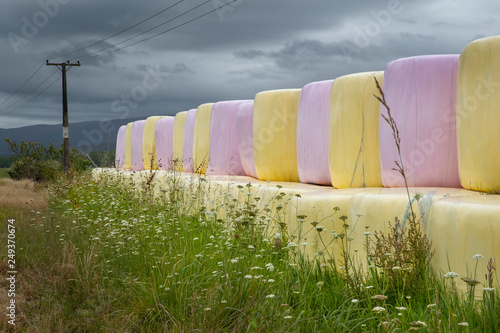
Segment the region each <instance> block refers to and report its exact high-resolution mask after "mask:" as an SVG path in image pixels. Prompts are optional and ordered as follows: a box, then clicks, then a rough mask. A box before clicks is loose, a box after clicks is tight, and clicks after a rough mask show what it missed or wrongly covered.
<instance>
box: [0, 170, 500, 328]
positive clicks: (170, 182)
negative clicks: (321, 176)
mask: <svg viewBox="0 0 500 333" xmlns="http://www.w3.org/2000/svg"><path fill="white" fill-rule="evenodd" d="M131 186H132V185H131V184H130V183H129V182H128V181H127V180H124V179H113V178H112V177H103V178H102V179H100V180H99V181H91V180H90V179H89V178H88V175H87V176H86V177H85V178H81V179H79V178H75V179H72V180H69V181H67V182H62V181H61V182H59V183H57V184H55V185H54V186H52V188H51V193H52V197H51V202H50V206H49V208H48V209H47V210H46V211H44V212H41V213H37V212H31V215H26V216H24V217H23V218H22V220H20V221H18V222H17V223H18V224H19V227H18V230H19V232H18V234H17V237H18V238H17V244H18V247H19V250H18V254H17V255H18V258H19V268H18V270H19V271H21V272H24V273H23V280H22V281H21V282H20V283H23V286H25V288H26V289H27V290H28V292H29V295H25V294H23V295H24V296H22V298H23V302H22V311H21V312H20V314H19V316H18V320H19V321H18V329H21V330H25V331H50V332H104V331H111V332H164V331H168V332H377V331H380V332H384V331H394V330H399V331H408V330H410V329H415V330H417V329H418V330H421V331H424V332H425V331H441V332H451V331H453V332H461V331H464V332H467V331H478V332H483V331H486V332H498V328H496V326H495V325H496V324H495V321H494V320H495V319H494V318H496V317H498V316H500V307H499V305H498V304H500V303H499V300H498V294H497V293H494V292H486V293H485V295H486V298H485V299H484V300H483V298H472V301H469V299H468V298H467V295H460V294H459V293H458V292H457V291H456V289H455V288H454V287H453V283H457V282H458V281H454V280H453V279H452V280H444V279H443V278H442V277H439V278H434V277H433V275H432V274H430V275H429V276H427V277H426V279H424V280H421V281H419V283H421V285H419V286H414V287H417V288H415V290H418V292H416V293H411V294H409V293H407V292H406V291H405V290H396V292H395V293H389V292H388V290H389V289H390V288H389V285H388V284H389V283H388V282H390V281H388V280H387V279H388V278H386V277H384V275H380V274H378V273H377V271H376V270H372V271H371V272H369V273H365V274H357V275H355V276H351V277H350V278H347V277H346V275H345V270H342V269H339V270H334V269H333V268H332V267H333V265H334V264H336V265H337V266H339V265H340V264H341V263H340V262H337V263H334V262H332V260H331V258H328V257H326V256H325V255H324V254H323V255H322V254H319V255H317V256H314V259H311V260H306V259H305V252H306V251H307V247H308V246H310V245H305V244H304V245H303V244H302V243H300V242H299V241H297V244H295V243H294V242H292V241H291V239H292V238H291V235H289V234H288V230H287V229H286V225H284V224H283V223H281V224H280V223H279V222H280V214H279V213H280V212H279V211H280V209H278V210H276V209H270V208H264V209H259V208H258V207H259V206H258V205H257V204H256V201H255V198H254V197H253V196H252V195H251V192H250V189H249V188H245V187H242V188H241V189H240V190H239V193H238V197H237V198H233V197H232V196H231V195H230V194H229V193H228V194H227V196H226V199H225V201H224V202H223V203H221V209H224V210H225V214H224V216H223V219H221V218H220V217H221V216H222V215H221V213H220V211H216V210H208V209H207V208H206V207H204V206H203V205H204V201H203V200H201V199H200V200H199V199H198V198H202V197H203V195H202V193H198V192H197V190H196V188H199V187H197V185H196V184H194V186H193V187H192V188H191V189H187V188H185V187H180V185H179V184H178V183H177V182H176V180H175V178H172V177H170V178H168V179H167V180H166V181H165V183H163V186H164V191H163V192H160V193H162V195H161V196H155V195H153V193H152V191H148V190H147V189H144V190H131ZM247 193H248V194H247ZM169 198H170V199H169ZM233 199H234V200H233ZM274 201H275V202H274V203H271V206H273V207H279V206H280V204H282V205H286V204H287V202H286V198H285V196H284V195H280V194H279V193H277V195H276V196H275V199H274ZM304 227H305V226H304ZM309 228H314V226H309ZM4 229H6V228H3V229H2V235H1V237H2V239H5V237H6V233H5V231H4ZM312 232H317V231H316V230H314V229H313V231H312ZM480 264H482V263H480ZM354 279H356V280H354ZM353 282H354V283H357V285H355V286H354V288H353V285H352V284H353ZM25 292H26V291H25ZM376 295H382V296H384V295H387V296H388V298H387V299H381V298H383V297H380V296H377V297H375V299H374V298H373V297H374V296H376ZM20 297H21V296H20ZM377 298H380V299H377ZM471 302H472V303H473V304H471ZM377 310H380V311H377ZM464 322H466V323H467V324H468V326H467V327H465V326H461V325H459V323H464Z"/></svg>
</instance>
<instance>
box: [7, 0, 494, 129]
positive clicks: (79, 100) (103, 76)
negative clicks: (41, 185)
mask: <svg viewBox="0 0 500 333" xmlns="http://www.w3.org/2000/svg"><path fill="white" fill-rule="evenodd" d="M230 1H232V0H211V1H208V2H206V3H205V4H204V5H202V6H200V7H198V8H197V9H195V10H192V11H191V12H189V13H187V14H185V15H183V16H180V17H178V18H177V19H174V20H172V19H173V18H174V17H175V16H178V15H181V14H183V13H185V12H186V11H188V10H190V9H192V8H193V7H195V6H197V5H199V4H202V3H204V2H205V0H183V1H180V0H148V1H137V0H106V1H101V0H85V1H83V0H39V1H27V0H26V1H18V0H3V1H2V2H1V4H0V13H1V14H0V31H1V36H0V59H1V60H0V103H3V104H0V128H12V127H21V126H27V125H34V124H59V123H62V119H61V118H62V115H61V114H62V106H61V105H62V102H61V100H62V97H61V96H62V95H61V81H60V80H59V81H57V82H56V83H55V84H53V85H52V86H51V87H50V88H48V89H47V90H46V91H44V92H43V93H41V94H40V95H39V96H38V97H37V98H35V99H33V100H32V101H31V102H29V103H27V104H25V103H26V102H27V101H28V100H30V99H32V98H33V97H34V96H36V95H37V94H39V93H40V92H41V91H42V90H43V89H45V88H46V87H47V86H48V85H49V84H50V83H52V82H53V81H54V80H55V79H57V78H58V77H59V78H60V77H61V74H60V72H59V71H58V72H57V73H56V74H54V75H53V76H52V77H51V78H50V79H48V80H47V81H46V82H45V83H44V84H42V85H41V86H40V87H39V88H38V89H36V90H34V92H33V93H31V94H28V95H26V96H25V94H26V93H28V92H30V91H31V90H33V88H35V87H36V86H37V85H39V84H40V83H42V82H43V81H44V80H46V79H47V78H48V77H49V76H50V75H51V74H52V73H53V72H55V71H57V69H56V68H55V67H53V66H45V65H44V66H42V67H41V68H40V69H39V71H38V72H37V73H36V74H35V75H34V76H33V78H32V79H31V80H30V81H29V82H28V83H27V84H26V85H25V86H24V87H23V88H22V89H21V90H19V91H18V92H17V93H16V94H14V95H13V96H11V95H12V94H13V93H14V92H15V91H16V89H18V88H19V87H20V86H21V85H22V84H23V83H24V82H25V81H26V80H27V79H28V78H29V77H30V75H32V74H33V73H34V72H35V71H36V70H37V68H39V67H40V66H41V65H42V64H43V63H44V62H45V60H46V59H50V61H51V62H62V61H66V60H71V62H76V61H78V60H81V67H73V68H71V69H70V70H69V71H68V73H67V79H68V100H69V120H70V124H71V123H72V122H81V121H90V120H104V119H115V118H129V117H143V118H146V117H148V116H150V115H174V114H175V113H177V112H179V111H184V110H188V109H192V108H196V107H197V106H198V105H200V104H202V103H209V102H217V101H223V100H232V99H253V98H254V96H255V94H256V93H257V92H259V91H264V90H270V89H281V88H301V87H303V86H304V85H305V84H307V83H309V82H313V81H320V80H326V79H334V78H336V77H338V76H341V75H345V74H350V73H356V72H364V71H374V70H383V69H384V68H385V66H386V64H387V63H388V62H390V61H392V60H395V59H398V58H403V57H409V56H415V55H425V54H449V53H460V52H461V50H462V49H463V48H464V47H465V46H466V45H467V44H468V43H469V42H471V41H472V40H474V39H477V38H481V37H487V36H493V35H496V34H500V2H499V1H492V0H476V1H465V0H460V1H457V0H453V1H451V0H428V1H408V0H401V1H397V0H395V1H385V0H384V1H373V0H370V1H368V0H362V1H361V0H360V1H328V0H307V1H306V0H300V1H299V0H237V1H235V2H233V3H231V4H229V5H227V6H226V7H223V8H221V9H219V10H216V11H214V12H213V13H211V14H208V15H206V16H204V17H202V18H200V19H198V20H195V21H193V22H191V23H186V24H185V25H183V26H181V27H179V28H176V29H174V30H170V31H169V32H166V33H165V34H162V35H160V36H158V37H155V38H151V39H149V40H147V41H144V42H142V43H138V44H136V45H133V46H130V47H127V48H124V49H122V50H118V51H115V52H111V53H108V54H106V55H101V54H103V53H104V52H109V51H113V50H116V48H117V47H123V46H127V45H129V44H131V43H134V42H138V41H140V40H143V39H145V38H148V37H150V36H152V35H154V34H158V33H160V32H162V31H166V30H169V29H172V28H174V27H175V26H177V25H180V24H183V23H185V22H187V21H189V20H191V19H194V18H195V17H197V16H200V15H202V14H205V13H207V12H209V11H211V10H214V9H216V8H219V7H220V6H222V5H224V4H227V3H229V2H230ZM177 2H179V3H178V4H177V5H175V6H173V7H172V8H171V9H168V10H166V11H164V12H163V13H161V14H159V15H157V16H155V17H154V18H153V19H151V20H148V21H146V22H144V23H143V24H140V25H137V26H136V27H133V28H132V29H130V30H128V31H126V32H124V33H122V34H119V35H117V36H115V37H113V38H110V39H108V40H105V41H104V42H102V43H99V44H96V45H94V46H91V47H89V48H85V49H83V50H81V51H78V52H76V53H72V54H69V55H65V56H63V57H59V56H61V55H63V54H65V53H68V52H71V51H74V50H77V49H79V48H82V47H85V46H88V45H90V44H93V43H95V42H98V41H100V40H103V39H105V38H107V37H109V36H111V35H113V34H115V33H118V32H120V31H121V30H123V29H126V28H128V27H130V26H132V25H134V24H136V23H138V22H140V21H142V20H144V19H146V18H148V17H149V16H151V15H154V14H155V13H158V12H160V11H161V10H163V9H165V8H167V7H169V6H172V5H174V4H175V3H177ZM169 20H171V21H170V22H168V23H166V24H164V25H162V26H160V27H159V28H157V29H154V30H151V31H150V32H147V33H145V34H143V35H141V36H138V37H136V38H133V39H130V40H129V41H127V42H124V43H121V44H118V43H120V42H121V41H123V40H125V39H128V38H131V37H133V36H135V35H137V34H140V33H143V32H145V31H146V30H149V29H151V28H153V27H154V26H156V25H159V24H161V23H164V22H167V21H169ZM116 44H118V45H117V46H115V47H113V45H116ZM106 47H108V48H107V49H105V50H104V51H100V52H98V51H99V50H101V49H104V48H106ZM99 55H101V56H99ZM91 56H97V57H94V58H89V59H85V58H88V57H91ZM9 96H11V97H10V99H8V100H7V101H5V99H6V98H9ZM23 96H25V97H24V99H22V100H20V101H19V102H17V101H18V100H19V99H20V98H21V97H23ZM16 102H17V103H16ZM14 103H16V104H14ZM12 104H13V105H12ZM23 104H25V105H23Z"/></svg>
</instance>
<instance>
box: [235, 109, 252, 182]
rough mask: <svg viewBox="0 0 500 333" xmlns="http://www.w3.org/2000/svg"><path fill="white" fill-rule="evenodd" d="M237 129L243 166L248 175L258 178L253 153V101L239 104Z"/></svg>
mask: <svg viewBox="0 0 500 333" xmlns="http://www.w3.org/2000/svg"><path fill="white" fill-rule="evenodd" d="M236 129H237V134H238V150H239V154H240V158H241V166H242V167H243V170H244V171H245V174H246V175H247V176H250V177H254V178H257V171H255V159H254V155H253V101H252V102H248V103H243V104H240V105H239V107H238V114H237V117H236Z"/></svg>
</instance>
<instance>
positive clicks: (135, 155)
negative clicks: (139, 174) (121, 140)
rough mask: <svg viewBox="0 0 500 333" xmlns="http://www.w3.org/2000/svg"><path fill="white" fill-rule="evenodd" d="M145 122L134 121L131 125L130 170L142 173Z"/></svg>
mask: <svg viewBox="0 0 500 333" xmlns="http://www.w3.org/2000/svg"><path fill="white" fill-rule="evenodd" d="M145 123H146V120H137V121H134V124H133V125H132V146H131V155H132V170H134V171H142V170H144V165H143V163H142V139H143V134H144V124H145Z"/></svg>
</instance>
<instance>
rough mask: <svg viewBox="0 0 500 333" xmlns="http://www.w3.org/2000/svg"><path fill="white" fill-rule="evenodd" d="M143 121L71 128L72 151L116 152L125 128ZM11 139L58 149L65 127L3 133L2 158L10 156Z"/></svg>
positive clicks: (90, 123)
mask: <svg viewBox="0 0 500 333" xmlns="http://www.w3.org/2000/svg"><path fill="white" fill-rule="evenodd" d="M140 119H142V118H129V119H114V120H110V121H108V122H103V121H88V122H82V123H73V124H72V123H70V124H69V144H70V146H71V147H76V148H77V149H80V150H83V151H85V152H86V153H89V152H90V151H95V150H108V147H109V150H115V148H116V135H117V133H118V129H119V128H120V126H122V125H126V124H127V123H129V122H131V121H135V120H140ZM5 138H9V139H11V140H14V141H16V142H19V141H21V140H24V141H26V142H27V141H31V142H39V143H41V144H42V145H44V146H48V145H49V144H50V143H53V144H54V145H55V146H56V147H59V146H60V145H61V144H62V141H63V138H62V124H59V125H33V126H26V127H19V128H8V129H0V156H9V155H10V152H9V149H8V148H9V145H8V144H7V142H5V140H4V139H5Z"/></svg>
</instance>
